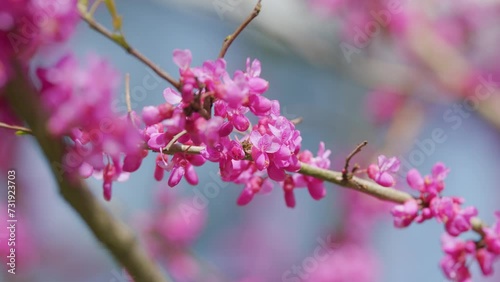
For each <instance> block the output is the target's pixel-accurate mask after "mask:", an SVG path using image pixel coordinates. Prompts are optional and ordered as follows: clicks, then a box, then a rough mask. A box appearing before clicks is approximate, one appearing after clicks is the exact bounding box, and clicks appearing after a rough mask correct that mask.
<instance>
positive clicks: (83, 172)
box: [78, 162, 94, 178]
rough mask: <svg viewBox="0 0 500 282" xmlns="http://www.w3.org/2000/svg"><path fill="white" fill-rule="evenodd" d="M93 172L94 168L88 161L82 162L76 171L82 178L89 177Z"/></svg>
mask: <svg viewBox="0 0 500 282" xmlns="http://www.w3.org/2000/svg"><path fill="white" fill-rule="evenodd" d="M93 172H94V168H93V167H92V166H91V165H90V164H88V163H85V162H84V163H82V165H81V166H80V167H79V168H78V173H79V174H80V176H81V177H83V178H89V177H90V176H91V175H92V173H93Z"/></svg>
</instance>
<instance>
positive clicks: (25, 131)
mask: <svg viewBox="0 0 500 282" xmlns="http://www.w3.org/2000/svg"><path fill="white" fill-rule="evenodd" d="M0 128H5V129H12V130H16V131H21V132H23V133H26V134H33V133H32V132H31V129H29V128H26V127H22V126H17V125H10V124H6V123H3V122H0Z"/></svg>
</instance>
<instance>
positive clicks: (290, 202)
mask: <svg viewBox="0 0 500 282" xmlns="http://www.w3.org/2000/svg"><path fill="white" fill-rule="evenodd" d="M285 203H286V206H287V207H289V208H294V207H295V195H294V194H293V190H285Z"/></svg>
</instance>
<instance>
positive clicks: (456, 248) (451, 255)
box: [440, 234, 476, 282]
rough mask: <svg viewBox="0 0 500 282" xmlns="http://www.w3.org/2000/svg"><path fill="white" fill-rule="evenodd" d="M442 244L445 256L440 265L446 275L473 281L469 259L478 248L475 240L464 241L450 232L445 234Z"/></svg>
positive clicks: (465, 281)
mask: <svg viewBox="0 0 500 282" xmlns="http://www.w3.org/2000/svg"><path fill="white" fill-rule="evenodd" d="M441 244H442V248H443V251H444V252H445V257H444V258H443V259H442V260H441V262H440V266H441V269H442V270H443V272H444V274H445V275H446V277H447V278H448V279H451V280H453V281H457V282H471V281H472V280H471V274H470V271H469V268H468V265H467V259H468V258H469V257H471V255H473V254H474V252H475V250H476V247H475V244H474V242H473V241H466V242H464V241H462V240H460V239H458V238H453V237H451V236H449V235H448V234H443V236H442V238H441Z"/></svg>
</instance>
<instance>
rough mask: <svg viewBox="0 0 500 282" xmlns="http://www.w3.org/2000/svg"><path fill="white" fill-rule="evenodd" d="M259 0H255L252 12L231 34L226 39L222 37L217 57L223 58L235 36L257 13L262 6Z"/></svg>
mask: <svg viewBox="0 0 500 282" xmlns="http://www.w3.org/2000/svg"><path fill="white" fill-rule="evenodd" d="M261 2H262V1H261V0H259V1H257V4H255V7H254V8H253V11H252V13H251V14H250V15H249V16H248V17H247V18H246V19H245V21H244V22H242V23H241V25H240V26H239V27H238V28H237V29H236V30H235V31H234V33H233V34H231V35H229V36H227V37H226V39H224V43H223V44H222V48H221V50H220V52H219V58H224V56H225V55H226V52H227V49H229V46H231V44H232V43H233V41H234V40H235V39H236V37H238V35H239V34H240V33H241V32H242V31H243V30H244V29H245V27H247V25H248V24H250V22H251V21H252V20H253V19H255V18H256V17H257V16H258V15H259V13H260V9H261V8H262V5H261Z"/></svg>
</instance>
